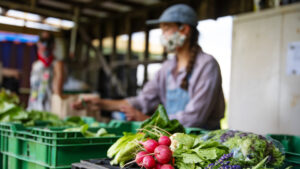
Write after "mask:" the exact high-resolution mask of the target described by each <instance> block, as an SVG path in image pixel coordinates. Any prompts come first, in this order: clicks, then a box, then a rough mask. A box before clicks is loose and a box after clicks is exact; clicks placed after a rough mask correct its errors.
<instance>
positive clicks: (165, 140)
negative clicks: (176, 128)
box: [158, 136, 171, 147]
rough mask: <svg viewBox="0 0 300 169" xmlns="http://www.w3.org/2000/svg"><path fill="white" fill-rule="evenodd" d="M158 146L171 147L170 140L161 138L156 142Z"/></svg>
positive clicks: (164, 137) (166, 137) (165, 137)
mask: <svg viewBox="0 0 300 169" xmlns="http://www.w3.org/2000/svg"><path fill="white" fill-rule="evenodd" d="M158 143H159V145H165V146H168V147H169V146H170V145H171V140H170V138H169V137H168V136H161V137H160V138H159V140H158Z"/></svg>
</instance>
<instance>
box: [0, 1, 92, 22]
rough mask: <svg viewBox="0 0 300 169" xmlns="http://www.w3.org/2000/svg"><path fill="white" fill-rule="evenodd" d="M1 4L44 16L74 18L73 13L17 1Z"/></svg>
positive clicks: (81, 19)
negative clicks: (33, 6)
mask: <svg viewBox="0 0 300 169" xmlns="http://www.w3.org/2000/svg"><path fill="white" fill-rule="evenodd" d="M0 6H2V7H5V8H9V9H16V10H20V11H25V12H31V13H36V14H40V15H43V16H51V17H56V18H61V19H67V20H72V19H73V15H72V14H67V13H59V12H57V11H53V10H48V9H44V8H38V7H35V8H32V7H31V6H30V5H23V4H19V3H15V2H8V1H0ZM80 21H83V22H84V21H87V20H86V19H84V18H80Z"/></svg>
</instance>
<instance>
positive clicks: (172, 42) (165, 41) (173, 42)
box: [161, 31, 186, 52]
mask: <svg viewBox="0 0 300 169" xmlns="http://www.w3.org/2000/svg"><path fill="white" fill-rule="evenodd" d="M185 39H186V35H184V34H181V33H179V31H176V32H175V33H173V34H172V35H169V36H166V35H162V36H161V44H162V45H163V46H164V47H165V49H166V51H167V52H175V51H176V49H177V48H178V47H181V46H183V44H184V41H185Z"/></svg>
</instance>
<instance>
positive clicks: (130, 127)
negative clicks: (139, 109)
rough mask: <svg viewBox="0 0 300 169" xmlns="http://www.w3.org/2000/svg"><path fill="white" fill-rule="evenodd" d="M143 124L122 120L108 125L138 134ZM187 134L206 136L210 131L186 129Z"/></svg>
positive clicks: (113, 121)
mask: <svg viewBox="0 0 300 169" xmlns="http://www.w3.org/2000/svg"><path fill="white" fill-rule="evenodd" d="M141 124H142V122H138V121H133V122H128V121H120V120H112V121H110V122H109V123H108V125H107V126H108V127H112V128H114V127H116V128H120V129H121V130H123V131H126V132H132V133H136V132H137V129H138V128H140V127H141ZM185 132H186V133H187V134H196V135H199V134H205V133H207V132H208V131H207V130H205V129H201V128H185Z"/></svg>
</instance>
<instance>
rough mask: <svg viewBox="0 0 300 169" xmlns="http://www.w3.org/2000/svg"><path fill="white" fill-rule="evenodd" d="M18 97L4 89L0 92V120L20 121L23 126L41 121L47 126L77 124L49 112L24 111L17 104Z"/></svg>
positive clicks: (34, 124) (33, 124) (37, 123)
mask: <svg viewBox="0 0 300 169" xmlns="http://www.w3.org/2000/svg"><path fill="white" fill-rule="evenodd" d="M18 104H19V98H18V97H17V96H16V95H15V94H12V93H10V92H7V91H5V90H4V89H2V90H1V92H0V122H15V123H22V124H24V125H25V126H36V125H39V124H41V123H42V122H43V123H45V124H47V126H77V125H78V124H76V123H73V122H72V121H63V120H61V119H59V117H58V116H56V115H55V114H52V113H49V112H42V111H36V110H31V111H26V110H25V109H24V108H23V107H22V106H19V105H18Z"/></svg>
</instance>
